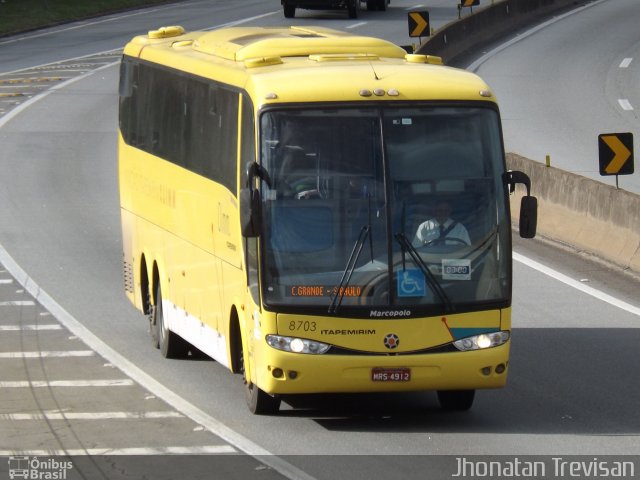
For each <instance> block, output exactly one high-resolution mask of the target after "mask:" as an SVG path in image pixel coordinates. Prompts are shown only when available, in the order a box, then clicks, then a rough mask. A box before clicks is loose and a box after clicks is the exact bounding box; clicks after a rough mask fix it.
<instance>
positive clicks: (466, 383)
mask: <svg viewBox="0 0 640 480" xmlns="http://www.w3.org/2000/svg"><path fill="white" fill-rule="evenodd" d="M510 343H511V342H510V341H509V342H507V343H506V344H504V345H501V346H498V347H493V348H487V349H484V350H474V351H468V352H447V353H433V354H419V355H397V356H379V355H306V354H296V353H290V352H284V351H279V350H275V349H270V350H269V361H266V362H263V363H262V365H264V366H263V367H262V368H261V369H260V370H259V371H257V372H256V374H257V383H258V386H259V387H260V388H261V389H262V390H264V391H265V392H267V393H270V394H274V395H276V394H297V393H356V392H402V391H421V390H467V389H482V388H500V387H503V386H504V385H505V383H506V381H507V372H508V364H509V347H510ZM268 348H269V347H268Z"/></svg>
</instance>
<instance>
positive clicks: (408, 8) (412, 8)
mask: <svg viewBox="0 0 640 480" xmlns="http://www.w3.org/2000/svg"><path fill="white" fill-rule="evenodd" d="M417 8H424V5H423V4H419V5H414V6H413V7H407V8H405V11H407V12H409V11H411V10H415V9H417Z"/></svg>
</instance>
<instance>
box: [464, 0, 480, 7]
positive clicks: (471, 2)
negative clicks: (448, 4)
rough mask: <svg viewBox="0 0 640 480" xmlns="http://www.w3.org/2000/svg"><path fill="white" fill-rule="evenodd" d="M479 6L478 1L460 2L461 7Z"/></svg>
mask: <svg viewBox="0 0 640 480" xmlns="http://www.w3.org/2000/svg"><path fill="white" fill-rule="evenodd" d="M478 5H480V0H462V1H461V2H460V6H461V7H477V6H478Z"/></svg>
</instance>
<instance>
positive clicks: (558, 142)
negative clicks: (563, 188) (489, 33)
mask: <svg viewBox="0 0 640 480" xmlns="http://www.w3.org/2000/svg"><path fill="white" fill-rule="evenodd" d="M638 22H640V9H639V8H638V2H637V1H635V0H615V1H612V0H605V1H602V0H600V1H595V2H592V3H587V4H586V6H585V7H584V8H581V9H579V10H578V11H574V12H569V14H567V15H563V16H561V17H559V18H556V19H553V20H552V21H550V22H547V23H546V24H545V25H543V26H542V27H540V26H537V27H536V28H535V29H533V30H532V31H531V32H529V33H526V34H521V35H519V36H517V37H516V38H514V39H512V40H511V41H510V42H509V43H508V47H507V48H505V45H500V46H499V47H498V48H497V50H496V51H492V52H488V54H487V55H485V56H483V57H482V58H480V59H477V60H476V61H475V63H473V64H472V65H471V66H470V69H472V70H474V71H476V72H477V73H478V74H479V75H480V76H482V77H483V78H484V79H485V80H486V81H487V82H488V83H489V85H491V87H492V89H493V90H494V91H495V93H496V96H497V97H498V100H499V101H501V110H502V120H503V127H504V134H505V144H506V148H507V151H511V152H515V153H518V154H520V155H522V156H524V157H527V158H531V159H533V160H537V161H539V162H542V163H544V162H545V157H546V156H547V155H549V156H550V157H551V164H552V165H553V166H555V167H558V168H560V169H562V170H567V171H571V172H574V173H577V174H579V175H582V176H585V177H589V178H593V179H595V180H598V181H602V182H604V183H608V184H610V185H615V177H601V176H600V174H599V163H598V135H599V134H604V133H621V132H631V133H633V134H634V135H635V137H636V138H635V158H636V160H635V163H636V167H635V173H634V174H633V175H628V176H626V175H625V176H620V177H619V184H620V187H621V188H624V189H625V190H628V191H631V192H634V193H638V194H640V168H638V158H640V156H639V155H638V154H639V153H640V149H639V148H638V142H639V141H640V117H639V113H640V89H639V88H638V86H639V81H638V79H639V78H640V29H638V28H637V25H638Z"/></svg>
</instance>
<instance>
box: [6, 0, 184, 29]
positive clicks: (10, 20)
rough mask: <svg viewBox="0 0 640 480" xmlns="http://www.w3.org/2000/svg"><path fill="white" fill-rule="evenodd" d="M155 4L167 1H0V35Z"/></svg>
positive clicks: (167, 1) (166, 1) (167, 0)
mask: <svg viewBox="0 0 640 480" xmlns="http://www.w3.org/2000/svg"><path fill="white" fill-rule="evenodd" d="M174 1H175V0H174ZM158 3H170V1H169V0H89V1H87V0H0V36H3V35H9V34H12V33H18V32H23V31H26V30H32V29H35V28H39V27H44V26H48V25H55V24H58V23H63V22H68V21H73V20H81V19H83V18H89V17H95V16H98V15H103V14H106V13H112V12H117V11H122V10H127V9H131V8H136V7H144V6H146V5H154V4H158Z"/></svg>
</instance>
